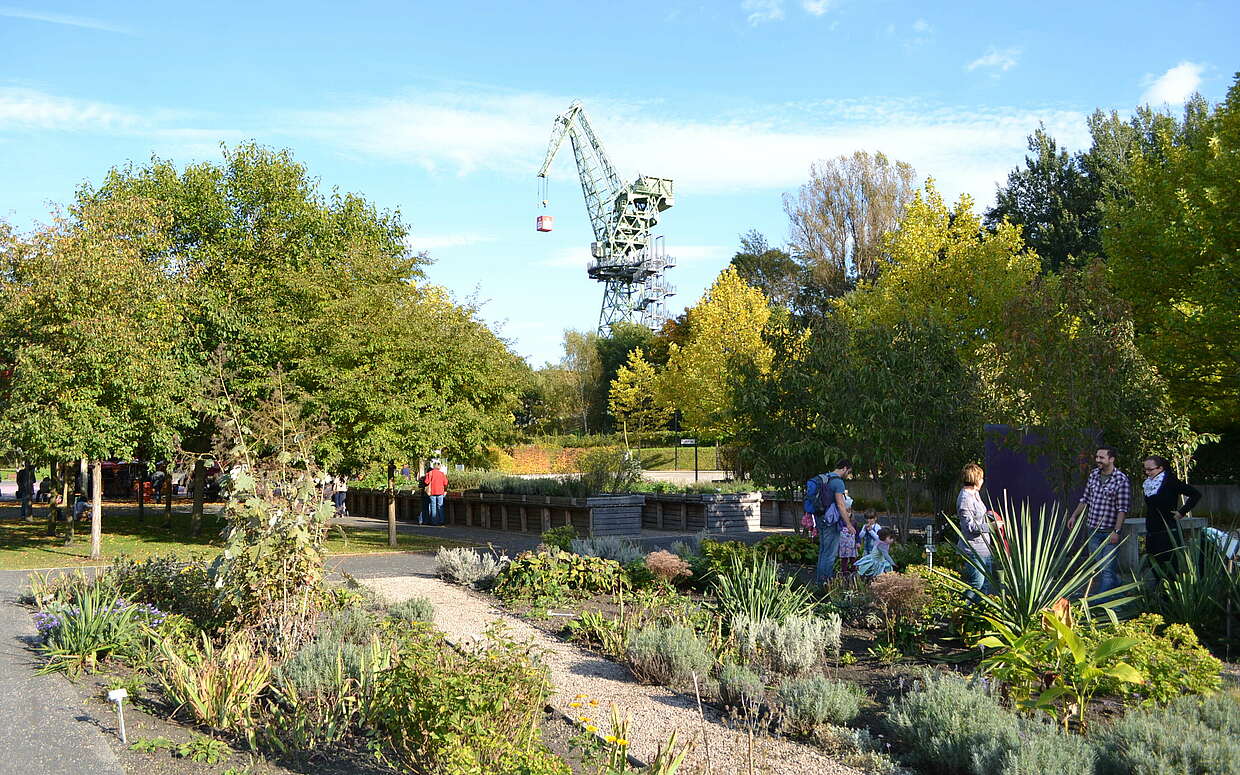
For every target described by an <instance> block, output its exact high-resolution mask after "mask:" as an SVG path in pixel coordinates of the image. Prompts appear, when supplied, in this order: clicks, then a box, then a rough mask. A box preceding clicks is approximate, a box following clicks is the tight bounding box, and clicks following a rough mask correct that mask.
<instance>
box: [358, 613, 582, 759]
mask: <svg viewBox="0 0 1240 775" xmlns="http://www.w3.org/2000/svg"><path fill="white" fill-rule="evenodd" d="M377 680H378V683H377V686H376V694H375V700H374V706H373V711H372V713H371V715H370V719H369V722H368V723H369V726H370V728H371V730H372V733H373V734H374V735H375V737H376V740H377V742H378V743H380V744H382V745H383V746H384V747H385V748H386V749H387V750H388V751H390V752H391V756H392V758H393V759H394V760H395V761H396V762H397V763H399V764H400V765H402V766H403V767H405V768H408V769H411V770H414V771H417V772H429V773H445V774H446V773H453V774H455V773H462V774H464V773H482V772H521V771H522V770H521V769H520V766H525V765H530V766H529V769H528V770H527V771H528V772H530V773H564V772H565V771H564V769H563V768H560V767H558V766H555V767H553V766H552V765H553V763H554V760H551V759H547V758H546V757H538V756H536V753H537V752H538V750H539V747H540V740H539V737H540V728H539V721H540V719H541V716H542V712H543V708H544V707H545V705H546V703H547V697H548V696H549V694H550V692H551V683H550V681H549V680H548V678H547V671H546V668H545V667H543V666H542V665H540V664H539V663H538V662H537V661H536V660H535V658H534V657H533V656H532V655H531V654H530V652H529V649H528V647H527V646H524V645H522V644H518V643H515V642H513V641H512V640H511V639H509V638H508V637H507V636H506V635H505V634H504V633H503V631H502V630H492V631H490V632H488V633H487V639H486V640H485V641H484V642H483V643H481V644H480V645H479V646H478V647H477V648H475V649H472V650H468V651H465V652H458V651H456V650H454V649H452V648H451V647H449V646H448V645H447V644H445V643H444V641H443V636H442V635H441V634H439V633H437V632H435V631H434V630H431V629H429V628H419V629H415V630H413V631H412V632H411V633H410V634H409V635H408V637H406V638H404V640H403V642H402V644H401V648H400V652H399V654H398V656H397V658H396V661H395V663H394V664H393V666H392V667H391V668H390V669H388V670H385V671H383V672H382V673H380V674H379V676H378V679H377ZM531 756H533V761H531V759H530V757H531ZM523 758H524V759H525V760H526V761H525V762H523V763H521V764H520V765H514V764H513V762H514V760H515V761H519V760H520V759H523ZM539 759H541V761H540V760H539ZM534 764H537V765H538V767H541V769H539V768H538V767H535V766H533V765H534ZM514 766H515V767H516V769H511V767H514Z"/></svg>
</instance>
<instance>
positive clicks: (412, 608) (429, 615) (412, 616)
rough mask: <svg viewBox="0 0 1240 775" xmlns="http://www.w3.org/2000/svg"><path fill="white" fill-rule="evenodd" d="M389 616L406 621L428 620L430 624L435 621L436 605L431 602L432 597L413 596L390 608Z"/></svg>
mask: <svg viewBox="0 0 1240 775" xmlns="http://www.w3.org/2000/svg"><path fill="white" fill-rule="evenodd" d="M388 617H389V618H392V619H399V620H401V621H404V622H426V623H427V624H430V623H431V622H433V621H435V605H434V604H433V603H431V601H430V598H426V597H411V598H409V599H408V600H402V601H401V602H399V603H397V604H396V605H394V606H392V607H391V608H389V609H388Z"/></svg>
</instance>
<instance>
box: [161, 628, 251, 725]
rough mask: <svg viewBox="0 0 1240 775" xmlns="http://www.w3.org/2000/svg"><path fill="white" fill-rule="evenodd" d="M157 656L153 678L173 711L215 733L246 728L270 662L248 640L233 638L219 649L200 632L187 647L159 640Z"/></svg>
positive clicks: (240, 635)
mask: <svg viewBox="0 0 1240 775" xmlns="http://www.w3.org/2000/svg"><path fill="white" fill-rule="evenodd" d="M159 655H160V660H159V661H158V662H156V677H157V678H158V679H159V683H160V686H161V687H163V690H164V694H165V695H167V697H168V700H169V701H170V702H172V704H174V705H175V706H176V707H177V709H178V710H182V709H184V710H187V711H189V713H190V714H191V715H192V716H193V718H194V720H195V721H197V722H198V723H200V724H204V725H206V726H208V727H211V728H212V729H217V730H220V731H230V730H241V729H247V728H249V727H250V722H251V719H252V711H253V706H254V701H255V699H256V698H257V697H258V695H259V694H260V693H261V692H262V691H263V690H264V689H266V688H267V686H268V684H269V683H270V680H271V673H272V664H271V658H270V657H269V656H268V655H267V653H266V652H265V651H264V650H262V649H260V648H257V647H256V646H255V644H254V643H253V641H252V640H251V639H250V636H248V635H244V634H234V635H232V636H230V637H229V638H228V640H226V641H225V643H224V645H223V647H221V648H216V647H215V645H214V644H213V643H212V642H211V638H210V637H209V636H207V635H206V634H203V636H202V645H201V646H200V647H199V646H193V647H190V648H189V649H180V648H177V647H174V646H172V645H170V644H169V643H168V642H166V641H160V643H159Z"/></svg>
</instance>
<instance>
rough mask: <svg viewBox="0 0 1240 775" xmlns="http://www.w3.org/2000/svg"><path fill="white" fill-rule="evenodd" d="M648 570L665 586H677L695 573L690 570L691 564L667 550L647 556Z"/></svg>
mask: <svg viewBox="0 0 1240 775" xmlns="http://www.w3.org/2000/svg"><path fill="white" fill-rule="evenodd" d="M646 568H647V569H649V571H650V572H651V573H652V574H654V577H655V578H656V579H658V580H659V581H662V582H664V583H665V584H675V583H676V582H677V581H679V580H680V579H683V578H686V577H688V576H691V575H693V571H691V570H689V563H687V562H685V561H684V560H682V559H680V558H679V557H677V556H676V555H674V554H672V553H671V552H669V551H666V550H659V551H657V552H651V553H650V554H648V555H646Z"/></svg>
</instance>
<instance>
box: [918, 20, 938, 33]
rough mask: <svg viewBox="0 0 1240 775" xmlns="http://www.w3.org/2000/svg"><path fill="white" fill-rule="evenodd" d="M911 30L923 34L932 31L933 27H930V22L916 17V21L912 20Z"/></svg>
mask: <svg viewBox="0 0 1240 775" xmlns="http://www.w3.org/2000/svg"><path fill="white" fill-rule="evenodd" d="M913 32H916V33H919V34H922V35H924V34H926V33H928V32H934V27H932V26H931V25H930V22H928V21H926V20H925V19H918V20H917V21H915V22H913Z"/></svg>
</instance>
